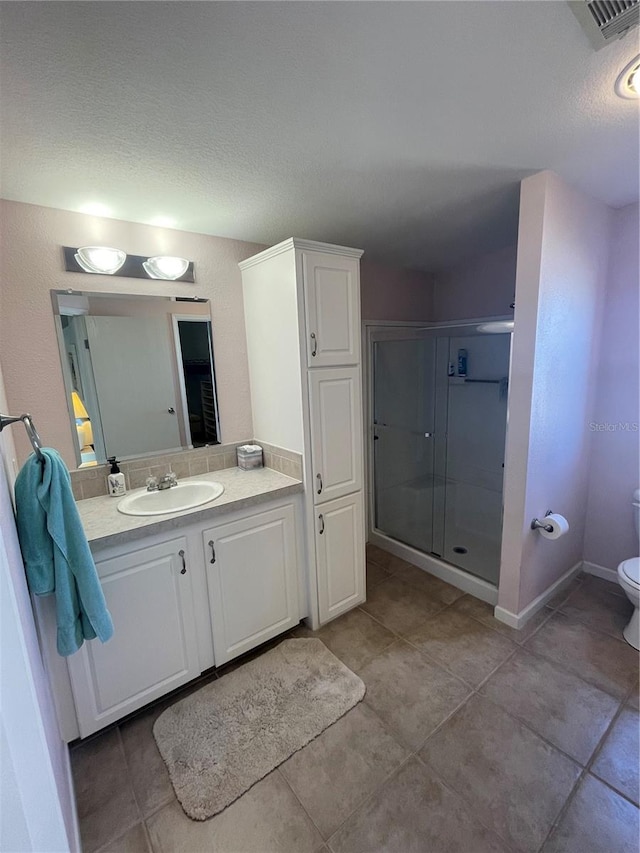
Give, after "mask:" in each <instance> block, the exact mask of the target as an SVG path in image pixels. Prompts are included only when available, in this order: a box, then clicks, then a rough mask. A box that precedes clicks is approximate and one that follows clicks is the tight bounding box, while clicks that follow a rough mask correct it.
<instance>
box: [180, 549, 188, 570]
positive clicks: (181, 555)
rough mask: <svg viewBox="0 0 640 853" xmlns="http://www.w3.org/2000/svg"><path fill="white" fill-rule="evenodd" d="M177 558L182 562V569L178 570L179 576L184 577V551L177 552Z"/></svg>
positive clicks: (185, 564) (185, 563) (185, 568)
mask: <svg viewBox="0 0 640 853" xmlns="http://www.w3.org/2000/svg"><path fill="white" fill-rule="evenodd" d="M178 556H179V557H180V559H181V560H182V568H181V569H180V574H181V575H186V573H187V561H186V560H185V558H184V551H178Z"/></svg>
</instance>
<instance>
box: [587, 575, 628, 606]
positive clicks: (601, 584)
mask: <svg viewBox="0 0 640 853" xmlns="http://www.w3.org/2000/svg"><path fill="white" fill-rule="evenodd" d="M583 581H584V585H585V587H586V588H587V589H590V590H592V591H593V592H606V593H608V594H609V595H619V596H620V598H627V596H626V593H625V591H624V590H623V589H622V587H621V586H620V584H619V583H617V581H616V582H614V581H608V580H605V579H604V578H598V577H596V576H595V575H587V574H585V576H584V578H583ZM628 600H629V599H627V601H628Z"/></svg>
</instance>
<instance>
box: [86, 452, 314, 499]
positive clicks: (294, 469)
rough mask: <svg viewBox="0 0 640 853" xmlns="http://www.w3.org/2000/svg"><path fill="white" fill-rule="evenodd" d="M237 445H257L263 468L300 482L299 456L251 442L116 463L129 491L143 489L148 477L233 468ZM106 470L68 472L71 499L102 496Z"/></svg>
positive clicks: (182, 474)
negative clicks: (71, 490)
mask: <svg viewBox="0 0 640 853" xmlns="http://www.w3.org/2000/svg"><path fill="white" fill-rule="evenodd" d="M241 444H260V445H261V447H262V448H263V451H264V452H263V460H264V465H265V468H272V469H273V470H274V471H279V472H280V473H281V474H285V475H286V476H287V477H293V478H294V479H296V480H301V479H302V456H301V454H299V453H294V452H293V451H291V450H284V449H283V448H280V447H275V446H274V445H271V444H265V443H264V442H261V441H257V440H255V441H254V439H247V440H246V441H237V442H234V443H233V444H216V445H212V446H210V447H198V448H196V449H195V450H180V451H178V452H177V453H163V454H160V455H158V456H142V457H140V458H139V459H129V460H128V461H126V462H120V463H119V466H120V470H121V471H122V473H123V474H124V476H125V480H126V484H127V491H129V490H130V489H139V488H141V487H142V486H144V485H145V484H146V482H147V479H148V478H149V477H162V475H163V474H166V473H167V471H169V470H171V471H173V473H174V474H175V475H176V476H177V477H178V479H180V478H181V477H196V476H197V475H198V474H206V473H212V472H214V471H221V470H222V469H223V468H234V467H235V466H236V464H237V460H236V448H237V447H239V445H241ZM109 470H110V466H109V465H96V466H95V467H93V468H80V469H78V470H76V471H71V486H72V488H73V495H74V497H75V499H76V500H77V501H80V500H84V499H85V498H97V497H102V495H106V494H107V475H108V474H109Z"/></svg>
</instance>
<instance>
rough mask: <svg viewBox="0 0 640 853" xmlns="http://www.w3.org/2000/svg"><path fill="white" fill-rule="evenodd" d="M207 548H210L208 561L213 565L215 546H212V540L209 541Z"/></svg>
mask: <svg viewBox="0 0 640 853" xmlns="http://www.w3.org/2000/svg"><path fill="white" fill-rule="evenodd" d="M209 548H211V559H210V560H209V562H210V563H215V561H216V548H215V545H214V544H213V539H209Z"/></svg>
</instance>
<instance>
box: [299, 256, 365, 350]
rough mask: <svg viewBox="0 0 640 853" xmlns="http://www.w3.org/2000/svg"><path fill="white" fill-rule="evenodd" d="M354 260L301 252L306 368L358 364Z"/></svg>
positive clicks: (356, 266)
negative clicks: (305, 328) (305, 327)
mask: <svg viewBox="0 0 640 853" xmlns="http://www.w3.org/2000/svg"><path fill="white" fill-rule="evenodd" d="M359 270H360V266H359V262H358V260H356V259H355V258H347V257H343V256H341V255H332V254H324V253H322V252H305V251H303V252H302V276H303V282H304V302H305V319H306V324H307V330H306V331H307V364H308V366H309V367H334V366H335V365H339V364H358V363H359V362H360V279H359V275H360V273H359Z"/></svg>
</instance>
